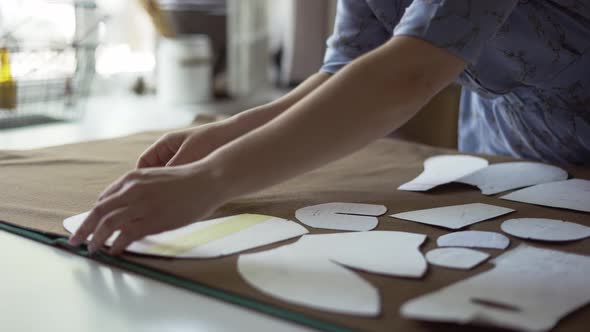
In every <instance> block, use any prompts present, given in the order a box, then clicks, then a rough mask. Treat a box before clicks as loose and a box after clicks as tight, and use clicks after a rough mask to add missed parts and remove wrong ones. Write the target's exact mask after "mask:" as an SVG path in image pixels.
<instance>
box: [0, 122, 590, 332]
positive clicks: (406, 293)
mask: <svg viewBox="0 0 590 332" xmlns="http://www.w3.org/2000/svg"><path fill="white" fill-rule="evenodd" d="M160 134H161V133H142V134H138V135H134V136H130V137H126V138H121V139H115V140H108V141H97V142H88V143H82V144H76V145H67V146H60V147H54V148H47V149H41V150H33V151H22V152H12V151H11V152H1V151H0V188H2V190H0V220H4V221H7V222H10V223H14V224H18V225H21V226H24V227H28V228H33V229H37V230H42V231H45V232H51V233H56V234H63V235H66V234H67V233H66V231H65V230H64V229H63V228H62V225H61V223H62V220H63V219H64V218H66V217H68V216H71V215H73V214H77V213H79V212H82V211H85V210H88V209H89V208H91V207H92V204H93V202H94V200H95V199H96V197H97V195H98V194H99V192H100V191H101V190H102V189H103V188H104V187H105V186H106V185H107V184H109V183H110V182H111V181H113V180H114V179H116V178H117V177H119V176H120V175H122V174H123V173H124V172H125V171H127V170H129V169H131V168H132V167H133V166H134V164H135V159H136V158H137V156H138V155H139V154H140V153H141V151H143V150H144V149H145V148H146V147H147V146H148V145H150V144H151V143H152V142H153V141H155V140H156V139H157V138H158V137H159V136H160ZM448 152H452V151H449V150H441V149H434V148H430V147H427V146H421V145H416V144H411V143H404V142H400V141H395V140H380V141H377V142H375V143H374V144H372V145H370V146H368V147H367V148H365V149H363V150H362V151H360V152H358V153H356V154H354V155H351V156H350V157H347V158H345V159H343V160H340V161H338V162H335V163H333V164H331V165H328V166H327V167H324V168H322V169H319V170H316V171H313V172H310V173H308V174H306V175H304V176H301V177H298V178H296V179H293V180H291V181H289V182H287V183H284V184H281V185H279V186H276V187H274V188H271V189H269V190H266V191H263V192H260V193H257V194H254V195H250V196H248V197H245V198H243V199H240V200H238V201H235V202H232V203H230V204H228V205H227V206H225V207H223V208H222V209H221V211H219V212H218V213H217V215H219V216H221V215H230V214H236V213H245V212H248V213H259V214H269V215H273V216H277V217H282V218H287V219H291V220H295V216H294V214H295V210H296V209H298V208H301V207H303V206H306V205H312V204H319V203H325V202H332V201H340V202H359V203H373V204H384V205H386V206H387V207H388V208H389V211H388V214H393V213H397V212H403V211H408V210H414V209H425V208H432V207H439V206H445V205H453V204H465V203H472V202H482V203H489V204H496V205H500V206H505V207H509V208H514V209H516V210H517V212H516V213H513V214H510V215H508V216H504V217H501V218H497V219H494V220H491V221H486V222H483V223H480V224H477V225H474V226H472V227H471V228H470V229H474V230H487V231H500V224H501V222H502V221H503V220H506V219H507V218H522V217H543V218H556V219H565V220H569V221H573V222H577V223H580V224H584V225H587V226H590V219H589V218H588V215H587V214H584V213H580V212H573V211H567V210H561V209H551V208H545V207H539V206H533V205H526V204H521V203H516V202H509V201H503V200H499V199H497V198H494V197H487V196H483V195H481V194H480V193H479V191H478V190H476V189H475V188H471V187H468V186H464V185H458V184H457V185H455V184H453V185H448V186H446V187H444V188H437V189H435V190H433V191H432V192H429V193H413V192H403V191H397V190H396V188H397V186H398V185H400V184H401V183H403V182H405V181H408V180H410V179H412V178H413V177H415V176H416V175H417V174H418V173H420V172H421V170H422V162H423V160H424V159H425V158H426V157H428V156H431V155H434V154H439V153H448ZM488 159H490V161H492V162H495V161H498V160H500V159H499V158H495V157H494V158H492V157H488ZM503 159H504V160H506V158H503ZM571 171H572V173H573V174H574V175H576V176H577V177H583V178H590V171H588V170H571ZM195 200H198V197H195ZM378 229H380V230H397V231H409V232H418V233H424V234H427V235H428V240H427V242H426V243H425V245H424V246H423V247H422V249H423V251H424V252H426V251H428V250H430V249H432V248H434V247H436V238H437V237H438V236H440V235H442V234H446V233H448V232H447V231H446V230H444V229H441V228H436V227H432V226H428V225H424V224H419V223H413V222H409V221H402V220H397V219H392V218H389V217H381V218H380V225H379V227H378ZM311 231H312V232H313V233H325V232H327V231H320V230H313V229H311ZM511 240H512V243H511V248H513V247H515V246H517V245H519V244H520V243H522V241H521V240H519V239H516V238H511ZM279 245H280V244H279ZM533 245H536V246H545V247H550V248H553V249H558V250H564V251H570V252H576V253H580V254H585V255H590V240H583V241H578V242H573V243H569V244H551V245H544V244H542V243H538V242H534V243H533ZM273 246H276V245H273ZM273 246H269V247H273ZM263 249H265V248H262V249H259V250H263ZM489 252H490V254H492V255H493V256H496V255H498V254H499V251H497V250H493V251H489ZM125 258H126V259H129V260H131V261H134V262H138V263H141V264H145V265H148V266H151V267H154V268H156V269H159V270H163V271H166V272H169V273H172V274H175V275H178V276H181V277H184V278H188V279H191V280H197V281H200V282H203V283H206V284H208V285H211V286H213V287H217V288H222V289H225V290H229V291H231V292H235V293H238V294H242V295H245V296H248V297H251V298H256V299H259V300H262V301H264V302H267V303H272V304H275V305H277V306H280V307H286V308H290V309H293V310H296V311H299V312H303V313H306V314H308V315H310V316H314V317H318V318H321V319H324V320H328V321H332V322H335V323H338V324H341V325H345V326H348V327H351V328H357V329H359V328H360V329H363V330H383V331H385V330H387V331H432V330H435V329H436V330H437V331H440V330H449V331H456V330H458V327H457V326H454V325H442V324H431V323H422V322H417V321H412V320H406V319H403V318H401V317H400V315H399V313H398V310H399V307H400V305H401V304H402V303H403V302H404V301H406V300H409V299H411V298H414V297H416V296H418V295H421V294H424V293H427V292H430V291H434V290H436V289H438V288H440V287H442V286H445V285H448V284H450V283H453V282H455V281H458V280H461V279H463V278H466V277H468V276H471V275H474V274H476V273H479V272H482V271H484V270H487V269H489V268H491V265H490V264H483V265H481V266H479V267H477V268H475V269H474V270H472V271H455V270H450V269H444V268H439V267H436V266H431V267H429V271H428V273H427V274H426V276H425V277H424V279H423V280H414V279H403V278H391V277H384V276H376V275H371V274H367V273H360V274H361V275H362V276H363V277H365V278H366V279H367V280H368V281H370V282H371V283H372V284H374V285H375V286H377V287H378V288H379V289H380V291H381V294H382V301H383V315H382V316H381V317H379V318H378V319H366V318H355V317H350V316H344V315H336V314H327V313H323V312H320V311H315V310H311V309H308V308H303V307H299V306H294V305H290V304H287V303H284V302H281V301H278V300H275V299H272V298H270V297H268V296H265V295H263V294H261V293H259V292H258V291H256V290H255V289H253V288H252V287H250V286H248V285H246V284H245V283H244V281H242V280H241V279H240V277H239V275H238V273H237V272H236V259H237V256H236V255H234V256H230V257H226V258H221V259H213V260H188V261H187V260H169V259H157V258H142V257H137V256H132V255H128V256H125ZM588 324H590V308H589V307H586V308H584V309H582V310H579V311H577V312H575V313H573V314H572V315H570V316H569V317H567V318H565V319H564V320H563V321H562V323H561V324H560V325H559V326H558V327H557V329H556V331H580V332H581V331H587V327H588ZM464 330H466V331H467V330H470V329H469V328H468V327H467V328H464Z"/></svg>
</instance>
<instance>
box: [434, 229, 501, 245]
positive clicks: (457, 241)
mask: <svg viewBox="0 0 590 332" xmlns="http://www.w3.org/2000/svg"><path fill="white" fill-rule="evenodd" d="M436 244H437V245H438V246H439V247H468V248H486V249H506V248H508V246H509V245H510V240H509V239H508V238H507V237H506V236H504V235H503V234H500V233H496V232H484V231H461V232H453V233H449V234H445V235H442V236H440V237H439V238H438V239H437V240H436Z"/></svg>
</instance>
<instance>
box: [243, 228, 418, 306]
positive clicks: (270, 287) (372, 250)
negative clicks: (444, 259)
mask: <svg viewBox="0 0 590 332" xmlns="http://www.w3.org/2000/svg"><path fill="white" fill-rule="evenodd" d="M425 239H426V236H425V235H423V234H414V233H405V232H393V231H371V232H354V233H336V234H321V235H306V236H303V237H301V238H300V239H299V240H298V241H297V242H295V243H293V244H290V245H285V246H282V247H278V248H276V249H271V250H268V251H262V252H257V253H252V254H243V255H240V257H239V258H238V271H239V273H240V275H241V276H242V278H243V279H244V280H245V281H246V282H247V283H248V284H250V285H251V286H253V287H254V288H256V289H258V290H260V291H261V292H263V293H265V294H268V295H270V296H273V297H276V298H279V299H281V300H284V301H287V302H292V303H295V304H299V305H304V306H308V307H312V308H315V309H319V310H325V311H329V312H335V313H342V314H350V315H358V316H369V317H374V316H377V315H379V313H380V311H381V305H380V299H379V292H378V290H377V289H376V288H375V287H374V286H372V285H371V284H370V283H368V282H367V281H366V280H364V279H363V278H361V277H359V276H358V275H357V274H356V273H355V272H353V271H351V270H349V269H348V268H346V267H344V266H347V267H350V268H354V269H359V270H363V271H366V272H370V273H377V274H383V275H388V276H403V277H412V278H419V277H421V276H422V275H424V273H425V272H426V269H427V264H426V261H425V260H424V256H423V255H422V253H421V252H420V250H419V247H420V245H421V244H422V243H423V242H424V240H425Z"/></svg>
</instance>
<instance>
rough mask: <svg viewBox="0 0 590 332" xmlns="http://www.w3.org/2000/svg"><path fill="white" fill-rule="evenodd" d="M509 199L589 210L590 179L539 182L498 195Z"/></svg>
mask: <svg viewBox="0 0 590 332" xmlns="http://www.w3.org/2000/svg"><path fill="white" fill-rule="evenodd" d="M500 198H501V199H506V200H510V201H516V202H522V203H529V204H537V205H544V206H551V207H556V208H563V209H570V210H577V211H584V212H590V181H588V180H582V179H571V180H566V181H558V182H550V183H544V184H539V185H536V186H533V187H529V188H525V189H521V190H518V191H515V192H513V193H510V194H508V195H505V196H502V197H500Z"/></svg>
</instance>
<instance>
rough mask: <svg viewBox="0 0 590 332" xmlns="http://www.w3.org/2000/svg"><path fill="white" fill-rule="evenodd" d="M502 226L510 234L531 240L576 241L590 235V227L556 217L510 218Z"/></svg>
mask: <svg viewBox="0 0 590 332" xmlns="http://www.w3.org/2000/svg"><path fill="white" fill-rule="evenodd" d="M501 228H502V230H503V231H504V232H506V233H508V234H510V235H513V236H516V237H519V238H522V239H530V240H542V241H575V240H581V239H584V238H587V237H590V227H587V226H584V225H580V224H576V223H573V222H569V221H562V220H554V219H541V218H520V219H510V220H506V221H505V222H503V223H502V226H501Z"/></svg>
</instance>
